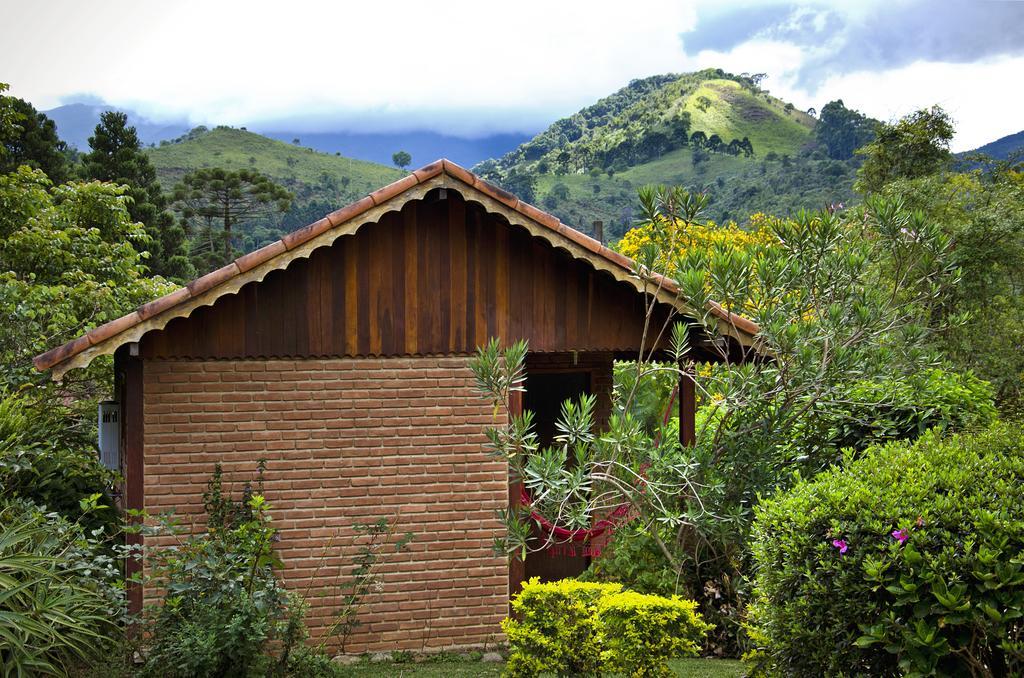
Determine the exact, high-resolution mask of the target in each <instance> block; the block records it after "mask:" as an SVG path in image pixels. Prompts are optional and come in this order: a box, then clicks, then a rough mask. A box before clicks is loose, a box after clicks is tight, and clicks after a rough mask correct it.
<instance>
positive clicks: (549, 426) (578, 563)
mask: <svg viewBox="0 0 1024 678" xmlns="http://www.w3.org/2000/svg"><path fill="white" fill-rule="evenodd" d="M591 387H592V385H591V374H590V372H589V371H586V370H573V371H551V372H548V371H542V372H527V375H526V392H525V393H524V394H523V408H524V409H527V410H530V411H531V412H533V416H534V420H533V421H534V430H535V431H536V432H537V440H538V442H539V444H540V446H541V447H547V446H550V445H551V444H552V443H553V442H554V440H555V433H556V429H555V422H557V421H558V416H559V414H560V413H561V411H562V403H563V402H565V401H566V400H570V399H572V400H576V399H577V398H579V397H580V396H581V395H587V394H590V393H591ZM534 529H535V530H539V528H537V527H534ZM537 536H538V537H541V538H543V537H544V536H545V535H542V534H537ZM566 546H568V545H566ZM566 550H567V549H565V548H556V549H555V551H554V552H549V551H548V550H543V551H537V552H535V553H528V554H527V556H526V563H525V573H524V574H525V576H526V579H530V578H532V577H539V578H540V580H541V581H556V580H559V579H565V578H568V577H577V576H579V575H580V574H582V573H583V571H584V570H586V569H587V566H588V565H590V557H589V556H584V555H582V554H579V555H568V554H565V553H564V551H566ZM576 550H577V552H579V551H581V549H579V548H577V549H576Z"/></svg>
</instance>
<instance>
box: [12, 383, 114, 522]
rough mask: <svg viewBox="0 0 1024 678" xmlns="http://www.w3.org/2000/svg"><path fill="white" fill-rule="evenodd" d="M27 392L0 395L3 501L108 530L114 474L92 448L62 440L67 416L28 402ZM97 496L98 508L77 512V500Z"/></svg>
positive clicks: (30, 393)
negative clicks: (19, 502) (29, 505)
mask: <svg viewBox="0 0 1024 678" xmlns="http://www.w3.org/2000/svg"><path fill="white" fill-rule="evenodd" d="M35 395H36V394H35V393H34V390H33V389H24V390H22V391H20V392H18V393H10V392H7V391H4V390H0V488H2V490H3V495H4V498H6V499H11V498H14V497H18V498H20V499H24V500H26V501H30V502H32V503H33V504H36V505H38V506H43V507H45V508H47V509H49V510H51V511H56V512H57V513H60V514H61V516H63V517H64V518H67V519H68V520H70V521H78V520H79V519H82V521H83V523H84V524H85V525H86V527H88V528H98V527H105V528H110V530H111V531H113V529H114V528H115V527H116V524H117V521H118V515H117V510H116V509H114V508H113V505H114V502H113V501H112V500H111V499H110V496H109V490H110V488H111V487H112V486H113V484H114V482H115V477H114V474H113V473H111V472H110V471H108V470H107V469H105V468H104V467H103V465H102V464H101V463H100V461H99V455H98V454H97V453H96V450H95V449H92V448H84V447H82V445H81V443H80V442H79V441H76V440H75V437H74V436H71V435H68V433H67V429H68V428H69V424H68V417H67V413H66V412H64V411H61V410H60V409H54V408H53V407H51V406H48V405H46V404H43V405H39V404H36V403H34V402H33V397H34V396H35ZM93 495H100V497H101V499H102V501H101V502H100V503H101V504H102V505H103V508H101V509H98V510H93V511H90V512H83V510H82V507H81V506H82V505H81V501H82V500H83V499H87V498H89V497H91V496H93Z"/></svg>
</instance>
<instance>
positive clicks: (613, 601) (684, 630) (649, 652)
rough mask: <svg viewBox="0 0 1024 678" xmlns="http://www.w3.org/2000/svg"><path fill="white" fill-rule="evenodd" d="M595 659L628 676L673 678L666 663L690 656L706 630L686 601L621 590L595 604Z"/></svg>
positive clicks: (607, 667) (609, 668)
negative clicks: (597, 641) (598, 629)
mask: <svg viewBox="0 0 1024 678" xmlns="http://www.w3.org/2000/svg"><path fill="white" fill-rule="evenodd" d="M597 616H598V618H599V619H600V620H601V636H600V639H601V644H602V646H603V649H602V651H601V659H602V662H603V663H604V665H605V667H606V669H608V670H611V671H614V672H616V673H624V674H626V675H629V676H673V675H675V674H674V673H673V672H672V671H671V670H670V669H669V667H668V660H669V659H674V658H676V657H687V656H689V657H695V656H697V653H698V652H699V650H700V647H701V643H700V641H701V639H702V637H703V636H704V634H706V633H707V632H708V630H709V629H711V626H710V625H708V624H705V623H704V621H703V620H702V619H701V617H700V615H699V614H698V613H697V604H696V603H694V602H693V601H692V600H681V599H679V598H676V597H672V598H662V597H661V596H652V595H645V594H642V593H635V592H633V591H623V592H621V593H616V594H613V595H606V596H604V597H602V598H601V599H600V601H599V602H598V604H597Z"/></svg>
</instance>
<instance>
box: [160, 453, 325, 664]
mask: <svg viewBox="0 0 1024 678" xmlns="http://www.w3.org/2000/svg"><path fill="white" fill-rule="evenodd" d="M260 486H262V468H261V469H260V476H259V479H258V482H257V488H256V489H254V488H252V487H251V486H250V485H248V484H247V485H246V487H245V491H244V492H243V494H242V497H241V498H239V499H238V500H234V499H232V498H231V497H230V496H228V495H226V494H225V493H224V492H223V490H222V485H221V469H220V466H219V465H218V466H217V467H216V469H215V471H214V473H213V476H212V477H211V479H210V481H209V483H208V485H207V491H206V493H205V494H204V495H203V499H204V503H205V509H206V516H207V529H206V531H205V532H203V533H201V534H197V535H193V536H191V537H188V538H187V539H185V540H184V541H183V543H182V544H181V545H180V546H171V547H166V548H158V549H156V550H155V552H153V553H151V554H149V557H150V561H151V563H152V565H153V569H154V577H153V583H154V584H155V585H156V587H157V588H159V589H162V590H164V591H166V594H165V596H164V600H163V603H162V605H161V606H159V607H158V608H157V609H156V611H155V614H154V615H153V616H152V618H151V619H152V621H151V623H150V626H149V629H148V632H149V638H148V652H147V656H146V664H145V667H144V669H143V672H142V673H143V675H148V676H161V677H165V676H170V677H173V676H182V677H185V676H188V677H196V676H211V677H212V676H263V675H268V674H271V673H275V674H279V673H283V672H284V670H285V668H286V667H287V666H288V662H289V655H290V653H291V651H292V650H293V649H294V648H296V647H297V646H299V645H301V643H302V641H303V640H305V637H306V629H305V626H304V624H303V621H302V619H303V614H304V612H305V606H304V604H303V603H302V601H301V600H300V599H299V598H298V597H297V596H295V595H293V594H289V593H288V592H287V591H286V590H285V588H284V586H283V585H282V584H281V582H280V581H279V580H278V578H277V575H276V572H275V568H276V567H278V566H279V565H280V562H279V561H278V559H277V558H276V556H275V555H274V552H273V544H274V542H275V540H276V531H275V530H274V528H273V527H272V526H271V524H270V517H269V515H268V514H267V509H268V506H267V504H266V502H265V500H264V498H263V496H262V495H261V494H260Z"/></svg>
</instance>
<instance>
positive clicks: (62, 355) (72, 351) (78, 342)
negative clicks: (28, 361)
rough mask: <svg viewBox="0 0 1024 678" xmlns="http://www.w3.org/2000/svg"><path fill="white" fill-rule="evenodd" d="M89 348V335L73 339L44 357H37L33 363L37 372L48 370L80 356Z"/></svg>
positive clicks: (44, 354)
mask: <svg viewBox="0 0 1024 678" xmlns="http://www.w3.org/2000/svg"><path fill="white" fill-rule="evenodd" d="M87 348H89V335H88V334H83V335H82V336H80V337H78V338H77V339H72V340H71V341H69V342H68V343H66V344H62V345H60V346H58V347H57V348H52V349H50V350H49V351H47V352H46V353H43V354H42V355H37V356H36V357H35V358H33V359H32V363H33V364H34V365H35V366H36V369H37V370H47V369H49V368H51V367H53V366H54V365H56V364H57V363H59V362H63V361H65V360H67V359H68V358H70V357H72V356H75V355H78V354H79V353H81V352H82V351H84V350H85V349H87Z"/></svg>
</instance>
